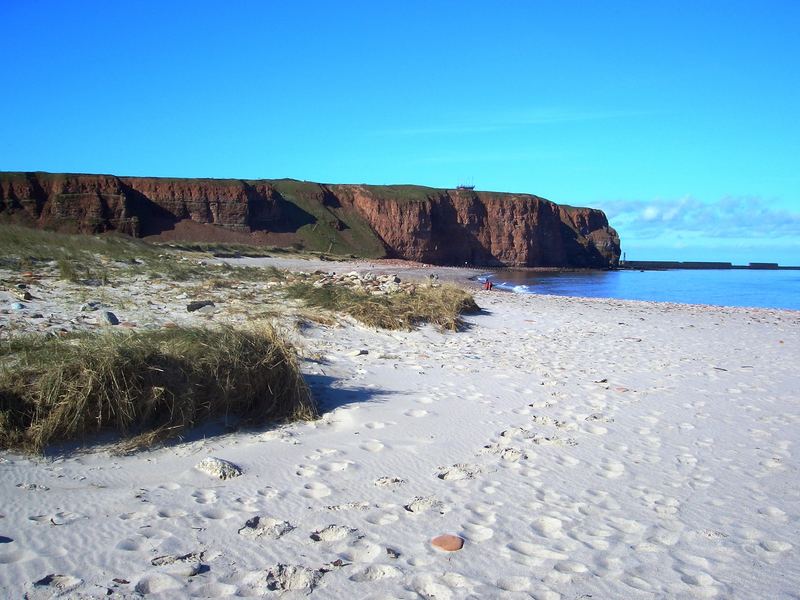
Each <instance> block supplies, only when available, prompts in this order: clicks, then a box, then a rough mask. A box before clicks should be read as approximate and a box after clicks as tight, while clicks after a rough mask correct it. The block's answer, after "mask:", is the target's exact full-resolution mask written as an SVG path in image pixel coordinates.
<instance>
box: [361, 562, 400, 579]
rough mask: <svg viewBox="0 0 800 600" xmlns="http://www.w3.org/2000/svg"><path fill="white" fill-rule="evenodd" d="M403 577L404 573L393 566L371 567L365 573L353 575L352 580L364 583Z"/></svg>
mask: <svg viewBox="0 0 800 600" xmlns="http://www.w3.org/2000/svg"><path fill="white" fill-rule="evenodd" d="M402 576H403V572H402V571H401V570H400V569H398V568H397V567H393V566H392V565H370V566H368V567H367V568H366V569H364V570H363V571H359V572H358V573H355V574H353V575H351V576H350V580H351V581H356V582H358V583H363V582H369V581H379V580H381V579H394V578H397V577H402Z"/></svg>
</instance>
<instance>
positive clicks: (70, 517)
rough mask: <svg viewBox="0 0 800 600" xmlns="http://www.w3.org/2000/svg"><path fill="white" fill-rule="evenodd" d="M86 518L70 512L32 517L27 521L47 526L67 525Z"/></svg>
mask: <svg viewBox="0 0 800 600" xmlns="http://www.w3.org/2000/svg"><path fill="white" fill-rule="evenodd" d="M88 518H89V517H87V516H86V515H81V514H78V513H74V512H70V511H62V512H57V513H55V514H51V515H32V516H30V517H28V520H29V521H33V522H34V523H45V524H49V525H69V524H70V523H74V522H75V521H77V520H79V519H88Z"/></svg>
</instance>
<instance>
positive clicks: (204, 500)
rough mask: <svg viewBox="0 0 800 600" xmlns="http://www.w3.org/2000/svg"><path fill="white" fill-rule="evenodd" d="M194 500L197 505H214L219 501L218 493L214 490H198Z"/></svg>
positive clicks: (193, 496) (194, 493) (193, 495)
mask: <svg viewBox="0 0 800 600" xmlns="http://www.w3.org/2000/svg"><path fill="white" fill-rule="evenodd" d="M192 498H194V501H195V502H197V504H214V503H215V502H216V501H217V492H215V491H214V490H196V491H195V492H192Z"/></svg>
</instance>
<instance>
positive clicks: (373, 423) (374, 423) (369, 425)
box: [364, 421, 395, 429]
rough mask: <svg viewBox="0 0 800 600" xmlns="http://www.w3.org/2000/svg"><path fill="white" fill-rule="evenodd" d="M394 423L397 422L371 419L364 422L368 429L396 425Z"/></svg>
mask: <svg viewBox="0 0 800 600" xmlns="http://www.w3.org/2000/svg"><path fill="white" fill-rule="evenodd" d="M394 424H395V423H392V422H391V421H387V422H384V421H370V422H369V423H364V427H366V428H367V429H383V428H385V427H387V426H388V425H394Z"/></svg>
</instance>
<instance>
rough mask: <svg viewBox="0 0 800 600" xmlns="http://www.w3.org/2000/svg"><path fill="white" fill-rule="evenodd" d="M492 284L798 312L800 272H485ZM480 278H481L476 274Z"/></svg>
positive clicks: (567, 293) (523, 289)
mask: <svg viewBox="0 0 800 600" xmlns="http://www.w3.org/2000/svg"><path fill="white" fill-rule="evenodd" d="M487 276H488V277H489V278H490V279H491V280H492V282H494V284H495V287H496V288H499V289H503V290H508V291H512V292H517V293H521V294H554V295H556V296H584V297H590V298H620V299H625V300H653V301H657V302H682V303H688V304H716V305H720V306H758V307H763V308H789V309H794V310H800V271H756V270H753V271H751V270H739V269H736V270H718V271H717V270H709V271H705V270H698V271H694V270H686V271H681V270H675V271H586V272H580V273H533V272H528V271H513V270H509V271H499V272H496V273H491V274H487ZM479 279H481V280H484V279H485V277H481V278H479Z"/></svg>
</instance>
